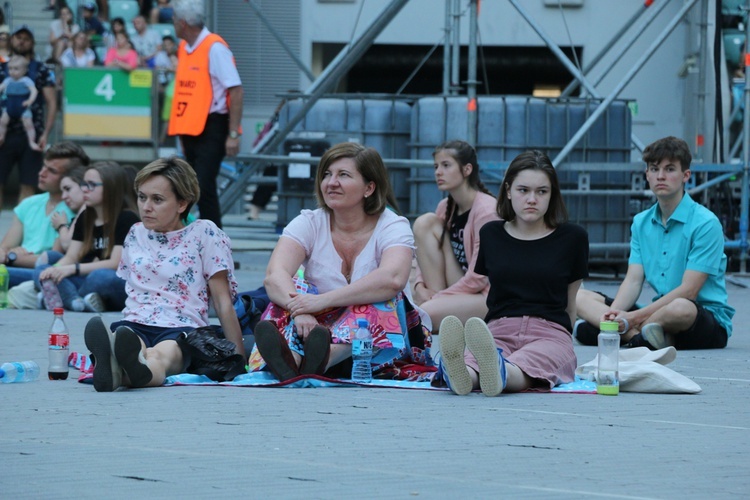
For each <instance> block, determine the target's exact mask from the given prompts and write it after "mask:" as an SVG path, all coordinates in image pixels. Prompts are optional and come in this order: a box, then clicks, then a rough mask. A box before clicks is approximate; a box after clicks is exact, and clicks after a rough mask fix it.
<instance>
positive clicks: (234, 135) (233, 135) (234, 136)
mask: <svg viewBox="0 0 750 500" xmlns="http://www.w3.org/2000/svg"><path fill="white" fill-rule="evenodd" d="M241 135H242V134H240V133H239V132H237V131H236V130H230V131H229V138H230V139H237V138H239V136H241Z"/></svg>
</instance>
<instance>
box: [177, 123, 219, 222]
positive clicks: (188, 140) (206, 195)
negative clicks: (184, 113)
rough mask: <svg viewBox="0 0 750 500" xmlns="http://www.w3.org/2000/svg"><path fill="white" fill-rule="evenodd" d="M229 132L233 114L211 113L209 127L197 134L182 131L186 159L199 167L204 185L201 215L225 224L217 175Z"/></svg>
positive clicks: (199, 200)
mask: <svg viewBox="0 0 750 500" xmlns="http://www.w3.org/2000/svg"><path fill="white" fill-rule="evenodd" d="M227 135H229V115H221V114H218V113H211V114H210V115H208V119H207V120H206V128H205V129H203V133H202V134H201V135H197V136H191V135H181V136H180V140H181V141H182V148H183V151H184V153H185V159H186V160H187V162H188V163H190V165H191V166H192V167H193V170H195V174H196V175H197V176H198V183H199V184H200V187H201V196H200V198H199V199H198V211H199V212H200V218H201V219H208V220H210V221H213V222H214V223H215V224H216V225H217V226H219V227H222V226H221V207H220V206H219V195H218V194H217V193H216V176H217V175H219V170H220V169H221V162H222V160H223V159H224V156H226V140H227Z"/></svg>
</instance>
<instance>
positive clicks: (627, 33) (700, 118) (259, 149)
mask: <svg viewBox="0 0 750 500" xmlns="http://www.w3.org/2000/svg"><path fill="white" fill-rule="evenodd" d="M463 1H464V2H465V5H467V7H468V8H467V9H466V12H468V16H469V37H468V38H469V40H468V61H467V68H468V70H467V76H466V80H465V81H463V82H460V74H459V69H460V49H461V43H460V23H461V19H462V17H463V16H464V15H465V13H464V12H462V10H461V2H462V0H445V11H444V12H445V28H444V30H445V36H444V39H443V50H444V53H443V95H446V96H447V95H459V93H460V92H461V91H462V90H465V95H466V97H467V98H468V108H467V111H468V112H467V120H468V127H467V129H468V131H469V132H468V136H467V137H466V139H467V140H468V141H469V142H471V143H472V144H476V137H477V85H478V84H479V83H480V82H478V81H477V65H478V62H477V47H478V42H477V40H478V0H463ZM507 1H508V2H509V4H510V5H511V6H512V7H513V8H514V9H515V10H516V11H517V12H518V13H519V14H520V15H521V17H522V18H523V19H524V20H525V22H526V23H527V24H528V25H529V26H530V27H531V28H532V29H533V30H534V31H535V32H536V33H537V34H538V35H539V37H540V38H541V39H542V40H543V41H544V43H545V44H546V46H547V47H548V48H549V49H550V51H551V52H552V53H553V54H554V55H555V56H556V57H557V58H558V60H559V61H560V62H561V63H562V64H563V65H564V67H565V68H566V69H567V70H568V71H569V72H570V74H571V75H572V76H573V78H574V81H573V82H572V83H570V84H569V85H568V86H567V87H566V88H565V89H564V90H563V91H562V97H568V96H570V95H571V94H572V93H573V92H574V91H576V89H577V87H581V88H582V89H583V92H584V93H585V94H586V95H589V96H591V97H594V98H600V99H601V103H600V104H599V105H598V107H597V108H596V110H595V111H594V112H593V113H592V114H591V115H589V116H588V117H587V119H586V121H585V122H584V124H583V125H582V126H581V127H580V128H579V129H578V130H577V131H576V133H575V134H574V135H573V136H572V138H571V139H570V140H569V141H568V143H567V144H566V145H565V147H564V148H563V149H562V150H561V151H560V153H559V154H558V155H557V156H556V157H555V158H554V160H553V163H554V165H556V166H558V167H560V166H562V165H566V160H567V157H568V155H569V154H570V152H571V151H572V150H573V149H574V148H575V147H576V145H577V144H578V143H579V142H580V141H581V139H582V138H583V137H584V136H585V135H586V133H587V132H588V131H589V129H590V128H591V126H592V125H593V124H594V123H595V122H596V120H597V119H598V118H599V117H600V116H601V115H602V114H603V113H604V112H605V111H606V110H607V109H608V107H609V106H610V105H611V104H612V103H613V101H614V100H615V99H617V98H618V96H619V95H620V94H621V92H622V91H623V89H624V88H625V87H626V86H627V85H628V83H630V82H631V80H632V79H633V78H634V77H635V75H636V74H637V73H638V72H639V71H640V70H641V69H642V68H643V67H644V65H645V64H646V63H647V62H648V60H649V59H650V58H651V57H652V56H653V54H654V53H655V52H656V51H657V50H658V49H659V47H660V46H661V45H662V44H663V43H664V41H665V40H666V39H667V38H668V37H669V36H670V34H671V33H672V32H673V31H674V30H675V28H676V27H677V26H678V25H679V24H680V23H682V22H684V21H685V19H686V17H687V16H688V14H689V13H690V12H691V11H693V9H694V8H695V7H696V6H698V8H699V9H700V11H699V12H700V14H699V15H700V21H699V22H698V25H699V32H698V34H699V38H700V51H699V53H698V58H699V60H698V62H697V66H698V68H699V71H701V74H700V75H699V83H698V85H699V89H698V91H697V93H696V95H697V99H696V100H695V101H696V105H697V109H696V116H697V125H696V128H697V136H699V137H703V135H705V131H706V130H708V129H709V128H710V127H709V126H707V123H706V122H707V118H706V113H705V109H706V106H705V101H706V95H707V91H706V85H707V75H706V74H705V73H706V71H707V69H708V67H709V65H708V57H709V56H708V52H709V51H708V46H709V43H708V38H709V34H708V27H707V23H708V20H707V18H708V10H709V9H708V7H709V3H710V2H711V1H721V0H684V1H683V2H682V4H681V6H680V8H679V10H678V11H677V12H676V13H675V14H674V16H673V17H672V18H671V19H670V20H669V21H668V22H662V28H661V31H660V33H659V34H658V36H656V37H655V38H653V39H652V40H651V41H650V44H649V45H648V48H647V49H646V50H644V51H643V53H642V54H641V55H640V56H639V57H638V59H637V61H636V62H635V63H634V64H633V65H632V66H631V67H630V68H629V69H627V71H625V72H624V73H623V75H622V76H621V78H620V80H619V82H618V83H617V84H616V85H614V87H613V88H612V90H610V91H609V93H608V94H607V95H606V96H603V97H602V93H601V92H600V91H598V90H597V86H598V85H599V84H600V83H601V81H602V79H603V78H604V77H605V76H606V75H608V74H610V72H611V71H612V70H613V68H614V63H612V62H610V63H608V64H607V65H606V66H605V67H604V69H601V68H600V69H599V76H598V77H596V78H594V79H592V76H591V74H592V69H593V68H594V67H595V66H596V65H597V64H598V63H600V62H601V61H602V60H603V58H604V56H605V54H607V53H608V52H610V51H611V50H612V49H613V48H614V47H615V46H617V47H618V49H619V50H621V51H627V50H629V49H630V48H632V47H633V46H634V43H635V42H636V40H638V39H639V38H642V37H643V34H644V33H645V31H646V28H647V27H648V26H649V25H651V24H652V23H653V22H654V21H655V20H656V19H657V18H658V17H659V15H660V14H661V13H662V12H663V10H664V8H665V7H666V6H667V4H668V3H669V2H668V1H667V0H645V1H643V3H642V6H641V7H640V8H639V9H638V10H637V11H636V12H634V14H633V16H632V17H631V18H629V19H627V20H624V24H623V25H622V26H621V27H620V28H619V29H618V30H617V31H616V32H615V34H614V35H613V37H612V38H611V39H610V40H609V41H608V42H607V43H606V44H605V45H604V46H603V47H602V49H601V50H600V51H599V52H598V53H597V54H596V55H595V57H593V58H592V59H591V60H590V61H589V63H588V64H587V65H586V66H585V67H584V68H583V69H582V70H579V68H578V67H577V66H576V65H575V64H573V62H572V61H570V59H569V58H568V57H567V56H566V55H565V53H564V52H563V50H562V49H561V48H560V46H559V45H558V44H557V43H555V42H554V40H553V39H552V37H551V36H549V35H548V34H547V33H546V32H545V31H544V29H543V28H542V27H541V26H540V25H539V24H538V23H537V22H536V21H535V20H534V19H533V18H532V17H531V15H530V14H529V13H528V12H527V11H526V9H525V8H524V7H523V5H522V4H523V2H521V1H519V0H507ZM407 2H408V0H392V1H391V2H390V3H389V4H388V5H387V6H386V7H385V8H384V9H383V11H382V12H381V13H380V15H379V16H377V17H376V18H375V19H374V20H373V22H372V23H371V24H370V26H369V27H368V28H367V29H366V30H364V32H363V33H362V34H361V35H359V36H358V37H357V38H356V39H355V40H353V41H352V42H351V43H349V44H347V45H346V46H345V47H344V48H343V49H342V51H341V52H340V53H339V54H338V56H337V57H336V58H335V59H334V60H333V61H332V62H331V63H330V64H329V65H328V66H327V67H326V69H325V70H324V71H323V73H321V74H320V75H319V76H318V77H317V78H314V80H313V83H312V84H311V85H310V87H309V88H308V89H307V90H306V91H305V92H304V94H303V96H304V98H305V100H304V105H303V107H302V109H301V110H299V112H298V113H297V114H296V115H295V116H294V117H293V118H291V119H290V120H289V121H288V122H287V123H286V124H285V126H284V127H283V129H276V130H274V131H273V132H272V134H269V135H270V136H269V137H268V138H266V140H265V141H264V142H262V143H261V144H259V145H258V146H256V147H255V148H254V149H253V150H252V152H251V153H250V155H246V156H241V157H239V158H238V160H239V161H240V162H244V163H246V165H245V168H244V170H243V171H242V173H241V174H240V175H239V176H238V178H237V179H236V180H235V182H233V183H231V184H230V185H229V186H228V188H227V189H226V190H225V191H224V192H223V193H222V194H221V204H222V206H225V207H229V206H231V205H233V204H234V203H235V202H237V200H238V199H239V198H240V196H242V194H243V193H244V191H245V188H246V185H247V183H248V181H249V180H250V179H252V178H253V176H255V175H257V174H258V173H259V172H260V171H261V170H262V168H263V167H264V165H266V164H267V163H269V162H272V161H273V162H275V163H286V162H285V161H284V159H283V158H281V157H279V156H276V154H277V152H278V150H279V146H280V145H281V144H282V143H283V141H284V140H285V139H286V138H287V136H288V135H289V133H290V132H291V131H292V130H293V129H294V127H295V126H296V125H297V124H298V123H299V122H300V121H301V120H303V119H304V117H305V115H306V114H307V113H308V112H309V111H310V110H311V109H312V107H313V106H314V105H315V103H316V102H317V101H318V100H319V99H320V98H321V97H322V96H324V95H326V94H327V93H328V92H331V91H332V89H333V86H334V83H335V82H336V81H337V80H338V79H339V78H341V77H342V76H343V75H345V74H346V72H348V71H349V70H350V69H351V68H352V66H353V65H354V64H355V63H356V62H357V60H358V59H359V58H360V57H362V55H363V54H364V53H365V52H366V51H367V50H368V49H369V48H370V47H371V46H372V45H373V43H374V41H375V39H376V38H377V36H378V35H379V34H380V33H381V32H382V31H383V29H384V28H385V27H386V26H387V25H388V24H389V23H390V22H391V21H392V20H393V19H394V18H395V17H396V15H397V14H398V13H399V12H400V11H401V10H402V8H403V7H404V6H405V5H406V3H407ZM249 5H250V8H251V9H252V10H253V12H254V13H255V14H256V15H257V16H258V17H259V18H260V20H261V21H262V22H263V23H264V25H265V26H266V27H267V28H268V29H269V32H271V34H273V36H275V37H276V38H277V40H279V43H281V44H282V46H283V47H284V48H285V50H286V51H287V53H289V55H290V57H292V59H293V60H294V61H295V63H296V64H297V65H298V66H299V67H300V70H301V71H303V72H304V73H305V74H306V75H307V76H308V77H312V74H311V73H310V72H309V70H308V69H307V68H306V67H305V66H304V64H303V63H302V62H301V61H299V59H298V58H297V57H296V55H295V54H294V53H293V51H292V50H291V49H289V48H288V47H287V46H286V44H284V42H283V40H281V37H280V36H279V35H278V34H277V33H276V32H275V30H274V29H273V27H272V26H271V25H270V23H269V22H268V21H267V20H265V19H264V17H263V15H262V12H261V11H260V9H258V7H257V6H255V4H254V3H253V2H252V0H251V1H250V2H249ZM748 13H750V0H747V5H746V6H744V7H743V8H742V15H743V16H744V19H745V29H746V36H747V39H750V22H748ZM638 20H642V21H643V22H642V23H641V24H640V25H639V26H636V21H638ZM633 26H636V27H635V28H634V29H633V28H632V27H633ZM715 29H719V27H718V26H716V27H715ZM691 57H692V56H691ZM749 65H750V58H749V57H748V56H745V60H744V66H745V88H744V109H745V110H750V67H748V66H749ZM716 91H717V92H722V89H717V90H716ZM741 137H742V161H741V167H740V165H738V164H736V163H726V164H723V163H706V162H705V161H704V162H703V163H700V162H697V164H695V165H694V166H693V168H692V170H693V171H695V172H706V175H705V177H707V179H706V180H705V182H703V183H702V184H700V185H696V186H691V187H690V192H691V193H699V192H705V191H706V190H708V189H710V188H711V187H714V186H716V185H718V184H719V183H722V182H727V181H728V180H729V179H731V178H733V176H737V175H741V199H740V210H739V211H740V214H739V234H738V236H737V237H736V238H735V239H733V240H728V241H726V248H727V249H733V250H739V254H740V256H739V259H740V272H742V273H745V272H746V261H747V255H748V213H749V206H748V194H749V193H748V181H749V179H750V177H749V175H748V174H749V171H750V113H747V112H745V113H744V115H743V130H742V133H741ZM631 142H632V145H633V148H634V150H637V151H642V150H643V148H644V143H643V141H641V140H640V139H639V138H638V137H637V136H636V135H635V134H632V135H631ZM724 143H725V144H728V141H724ZM696 148H697V149H696V153H697V154H696V157H698V158H700V159H702V158H703V156H704V154H705V152H704V151H702V148H703V144H702V142H701V141H697V145H696ZM713 149H715V147H714V148H713ZM738 149H739V140H738V141H737V143H735V145H734V147H732V148H731V152H735V151H736V150H738ZM709 153H711V152H709ZM413 161H416V163H415V164H416V165H421V163H424V161H421V162H420V161H419V160H407V159H391V160H389V166H391V165H393V166H394V168H395V167H396V164H398V165H401V166H402V165H404V164H408V165H409V166H414V165H415V164H411V163H410V162H413ZM422 166H423V165H422ZM709 175H710V176H713V177H712V178H710V179H708V176H709ZM581 194H583V193H581ZM610 194H614V192H612V191H610ZM586 195H588V196H600V195H603V194H602V193H599V192H594V191H588V192H587V193H586ZM625 243H627V242H609V243H608V244H610V245H623V244H625Z"/></svg>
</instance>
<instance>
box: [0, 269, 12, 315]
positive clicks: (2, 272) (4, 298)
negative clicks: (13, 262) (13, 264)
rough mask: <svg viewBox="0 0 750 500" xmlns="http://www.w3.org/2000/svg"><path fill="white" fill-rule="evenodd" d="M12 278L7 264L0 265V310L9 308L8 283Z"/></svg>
mask: <svg viewBox="0 0 750 500" xmlns="http://www.w3.org/2000/svg"><path fill="white" fill-rule="evenodd" d="M9 282H10V276H9V275H8V268H7V267H5V264H0V309H7V308H8V283H9Z"/></svg>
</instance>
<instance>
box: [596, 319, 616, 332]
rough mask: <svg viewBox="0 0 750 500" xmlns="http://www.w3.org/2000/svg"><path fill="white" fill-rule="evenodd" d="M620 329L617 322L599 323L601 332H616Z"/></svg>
mask: <svg viewBox="0 0 750 500" xmlns="http://www.w3.org/2000/svg"><path fill="white" fill-rule="evenodd" d="M619 329H620V323H618V322H617V321H602V322H601V323H599V330H600V331H602V332H616V331H618V330H619Z"/></svg>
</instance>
